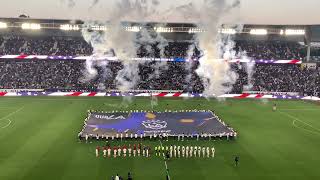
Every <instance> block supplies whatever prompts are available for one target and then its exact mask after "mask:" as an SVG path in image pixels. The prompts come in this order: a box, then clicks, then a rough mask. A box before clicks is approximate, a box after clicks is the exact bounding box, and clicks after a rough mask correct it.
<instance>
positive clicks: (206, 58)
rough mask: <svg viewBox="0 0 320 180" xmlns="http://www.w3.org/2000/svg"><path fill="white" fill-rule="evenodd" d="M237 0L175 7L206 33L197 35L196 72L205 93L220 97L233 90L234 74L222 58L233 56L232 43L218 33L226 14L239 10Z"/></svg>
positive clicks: (206, 1) (201, 2)
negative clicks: (195, 20) (197, 65)
mask: <svg viewBox="0 0 320 180" xmlns="http://www.w3.org/2000/svg"><path fill="white" fill-rule="evenodd" d="M239 6H240V1H239V0H199V1H197V3H192V2H190V3H188V4H186V5H183V6H180V7H177V8H176V11H178V12H180V13H181V14H184V15H185V17H184V18H185V19H194V18H195V17H197V18H198V19H199V21H198V22H199V23H198V27H199V28H201V29H203V30H204V31H205V32H202V33H198V34H196V41H197V44H198V46H199V47H198V48H199V49H200V50H201V51H202V57H201V58H200V60H199V62H200V65H199V68H198V69H197V70H196V72H197V74H198V75H199V76H200V77H201V78H202V81H203V85H204V95H205V96H208V97H211V96H219V95H222V94H224V93H226V92H228V91H230V90H231V89H232V85H233V84H234V83H235V81H236V80H237V74H236V73H235V72H233V71H232V70H231V69H230V66H229V63H228V62H226V61H223V60H219V59H221V58H223V59H231V58H234V57H235V56H236V53H235V51H234V50H233V48H234V42H233V41H232V38H231V37H230V36H228V35H227V36H226V35H223V34H220V33H219V28H221V26H222V24H223V20H224V18H225V17H226V16H228V15H229V13H231V11H234V10H235V9H238V8H239Z"/></svg>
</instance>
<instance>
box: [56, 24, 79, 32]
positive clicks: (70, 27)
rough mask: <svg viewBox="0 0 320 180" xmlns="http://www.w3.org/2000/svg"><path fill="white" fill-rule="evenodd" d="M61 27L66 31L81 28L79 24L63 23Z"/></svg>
mask: <svg viewBox="0 0 320 180" xmlns="http://www.w3.org/2000/svg"><path fill="white" fill-rule="evenodd" d="M60 29H61V30H64V31H78V30H79V29H80V27H79V25H76V24H75V25H72V24H62V25H60Z"/></svg>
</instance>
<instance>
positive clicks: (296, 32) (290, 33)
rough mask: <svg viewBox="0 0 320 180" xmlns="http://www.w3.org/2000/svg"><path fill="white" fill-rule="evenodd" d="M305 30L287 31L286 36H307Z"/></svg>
mask: <svg viewBox="0 0 320 180" xmlns="http://www.w3.org/2000/svg"><path fill="white" fill-rule="evenodd" d="M305 33H306V32H305V30H304V29H286V31H285V35H305Z"/></svg>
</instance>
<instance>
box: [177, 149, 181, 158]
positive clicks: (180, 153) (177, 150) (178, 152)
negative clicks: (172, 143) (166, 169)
mask: <svg viewBox="0 0 320 180" xmlns="http://www.w3.org/2000/svg"><path fill="white" fill-rule="evenodd" d="M177 151H178V158H180V154H181V152H180V146H178V148H177Z"/></svg>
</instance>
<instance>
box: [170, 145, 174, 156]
mask: <svg viewBox="0 0 320 180" xmlns="http://www.w3.org/2000/svg"><path fill="white" fill-rule="evenodd" d="M172 155H173V147H172V145H171V146H170V158H172Z"/></svg>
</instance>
